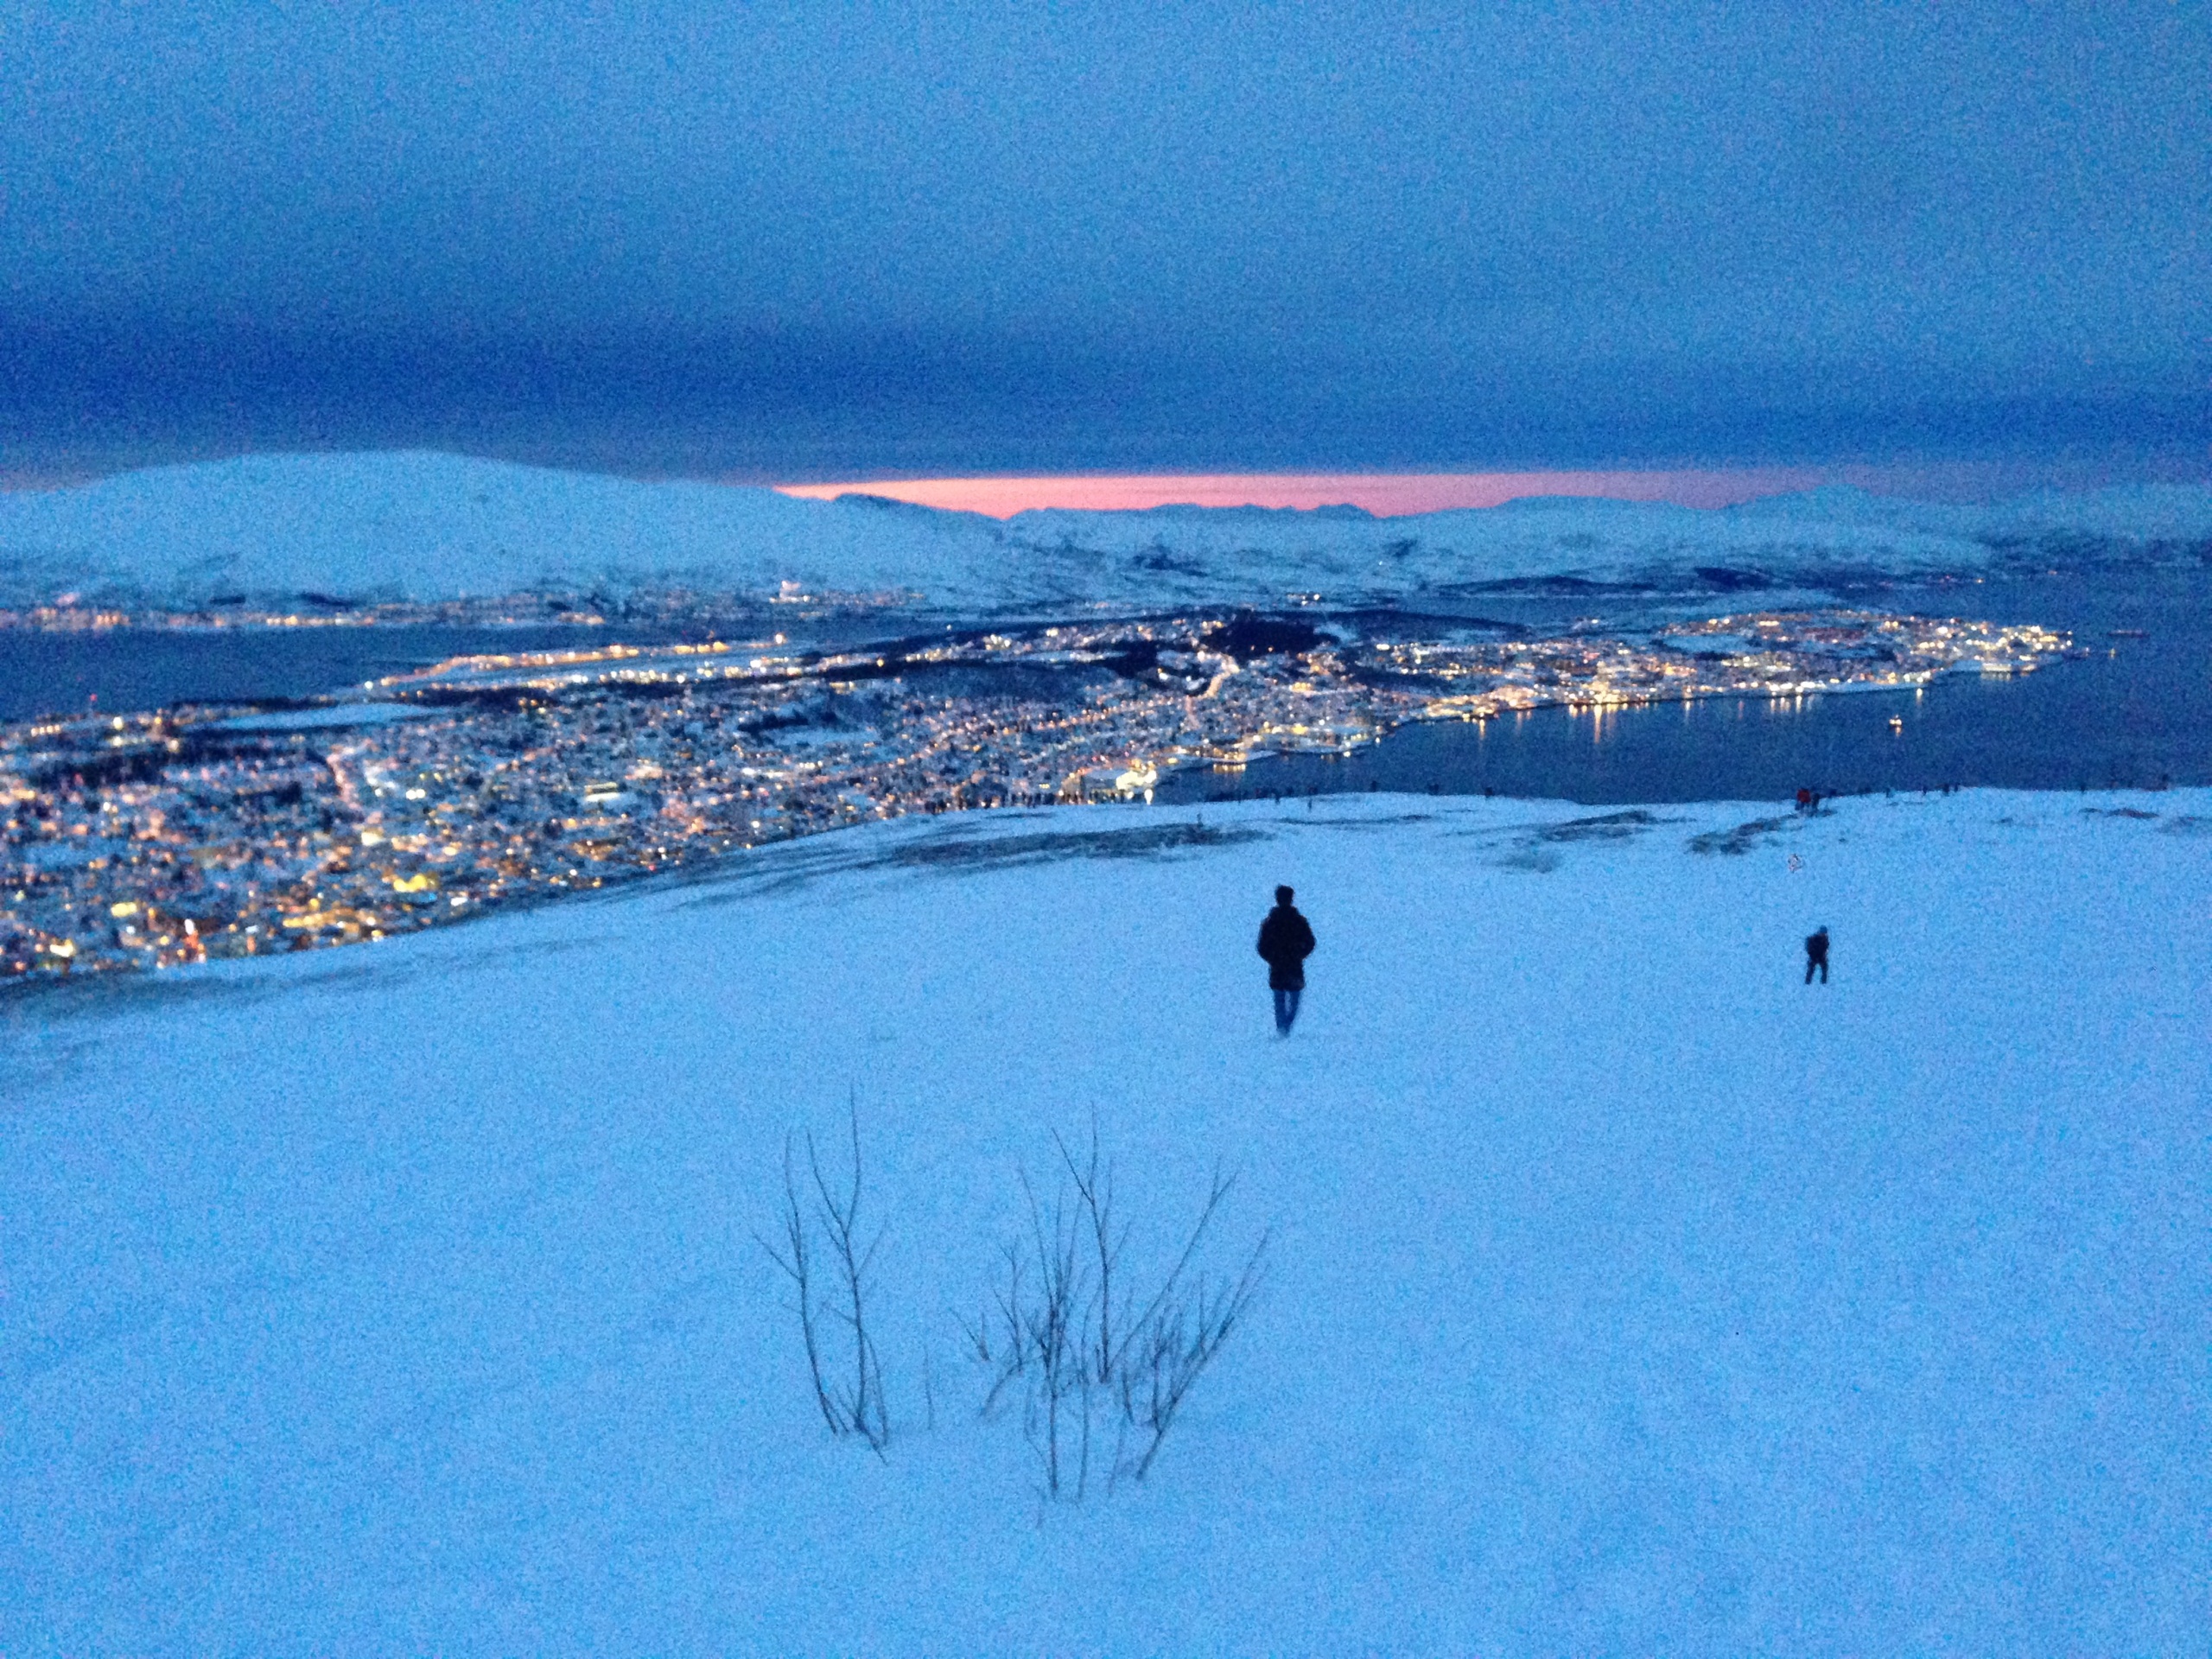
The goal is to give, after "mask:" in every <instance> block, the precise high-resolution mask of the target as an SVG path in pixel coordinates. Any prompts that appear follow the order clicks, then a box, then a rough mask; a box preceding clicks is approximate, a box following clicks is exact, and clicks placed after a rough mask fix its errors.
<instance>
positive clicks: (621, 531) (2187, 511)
mask: <svg viewBox="0 0 2212 1659" xmlns="http://www.w3.org/2000/svg"><path fill="white" fill-rule="evenodd" d="M2207 543H2212V486H2201V485H2164V486H2153V485H2144V486H2127V487H2122V488H2114V489H2108V490H2101V491H2089V492H2082V493H2056V492H2044V493H2038V494H2035V495H2031V496H2025V497H2022V498H2021V499H2018V500H2015V501H2012V502H2005V503H1999V504H1996V505H1987V506H1961V505H1938V504H1930V503H1927V502H1911V501H1902V500H1892V499H1882V498H1877V497H1873V496H1870V495H1866V494H1865V493H1861V492H1859V491H1857V490H1852V489H1846V488H1840V487H1838V488H1828V489H1822V490H1816V491H1813V492H1811V493H1807V494H1803V495H1795V496H1787V497H1777V498H1772V499H1766V500H1763V501H1756V502H1751V503H1748V504H1746V505H1743V506H1739V507H1728V508H1719V509H1709V510H1707V509H1694V508H1689V507H1679V506H1670V505H1663V504H1657V503H1648V502H1624V501H1610V500H1580V499H1542V500H1530V501H1517V502H1510V503H1508V504H1507V505H1504V506H1502V507H1495V508H1487V509H1482V510H1465V511H1455V512H1434V513H1424V514H1415V515H1410V516H1407V517H1402V518H1374V517H1371V516H1370V515H1369V514H1367V513H1365V512H1360V511H1358V510H1357V509H1356V508H1346V507H1335V508H1325V509H1321V510H1319V511H1316V512H1292V511H1288V510H1284V511H1270V510H1264V509H1259V508H1224V509H1205V508H1198V507H1162V508H1157V509H1153V510H1149V511H1146V512H1058V511H1053V512H1025V513H1020V514H1017V515H1015V517H1014V518H1012V519H1010V520H1008V521H1007V522H1006V523H1004V524H1001V523H999V522H997V521H995V520H993V519H989V518H981V517H978V516H977V515H976V514H973V513H961V512H938V511H936V510H934V509H931V508H927V507H918V506H909V505H904V504H901V503H898V502H890V501H883V500H877V499H866V498H860V497H846V498H843V499H839V500H836V501H812V500H797V499H791V498H790V497H787V496H784V495H779V494H778V493H775V492H773V491H771V490H764V489H747V488H738V487H734V486H721V485H712V484H698V483H680V482H678V483H642V482H639V481H636V480H626V479H618V478H610V477H606V476H601V475H596V474H584V473H569V472H558V471H553V470H549V469H545V468H540V467H518V466H513V465H511V464H507V463H505V462H499V461H479V460H474V459H469V458H467V457H463V456H459V455H447V454H422V453H397V454H311V455H251V456H245V457H241V458H238V459H237V460H232V461H209V462H203V463H198V464H194V465H192V466H183V467H153V468H149V469H147V470H145V471H143V472H137V473H128V474H120V475H118V476H117V477H114V478H110V479H104V480H99V482H96V483H92V484H87V485H84V486H75V487H72V488H67V489H55V490H46V491H17V492H12V493H9V492H0V604H20V603H28V602H46V601H52V600H54V599H55V598H57V597H58V596H60V594H64V593H69V592H74V593H76V594H79V596H80V597H82V598H84V599H86V600H87V601H102V602H116V603H137V602H145V601H154V602H159V603H164V604H175V605H184V606H196V605H201V604H205V603H207V602H209V601H212V600H214V599H216V598H219V597H220V596H224V595H245V596H250V597H252V598H254V599H257V600H261V601H270V600H276V599H283V600H289V599H290V598H291V597H292V596H293V595H295V594H300V593H302V592H308V593H320V594H335V595H339V596H340V597H345V598H351V599H358V600H397V599H415V600H436V599H446V598H453V597H465V596H472V595H473V596H475V597H478V598H482V597H486V596H494V595H501V594H515V593H522V592H532V591H593V592H607V593H612V594H626V593H628V592H631V591H632V590H634V589H638V588H669V587H671V586H673V587H679V588H694V589H702V590H705V591H709V592H714V593H733V592H742V593H748V594H755V595H760V594H769V593H773V592H775V591H777V589H778V588H779V584H780V583H782V582H795V583H797V584H798V585H799V586H800V587H802V588H808V589H810V590H814V591H822V590H825V589H833V590H836V591H840V592H844V593H859V592H865V593H886V592H909V593H918V594H921V595H922V596H923V598H924V600H925V602H926V603H927V604H929V605H930V606H932V607H937V608H939V609H943V610H947V611H953V612H963V613H969V612H977V611H993V610H1001V609H1011V610H1015V611H1049V610H1053V609H1056V608H1060V607H1070V606H1080V605H1085V604H1103V605H1108V606H1112V607H1117V608H1141V609H1154V610H1156V609H1160V608H1162V607H1174V606H1179V605H1227V604H1261V605H1280V604H1281V603H1282V602H1283V601H1284V599H1285V597H1286V595H1287V594H1291V593H1293V592H1296V593H1311V592H1315V591H1318V592H1319V593H1321V594H1323V595H1324V597H1325V599H1326V600H1328V601H1330V602H1331V603H1332V604H1354V603H1368V602H1371V603H1378V604H1389V603H1398V602H1403V601H1408V600H1412V599H1417V598H1419V597H1420V596H1421V595H1425V594H1426V595H1432V596H1433V595H1435V594H1440V593H1441V594H1450V593H1451V592H1452V591H1453V590H1455V589H1464V588H1478V587H1480V586H1481V585H1482V584H1484V583H1488V582H1512V581H1530V580H1544V579H1551V578H1557V577H1567V578H1572V579H1574V580H1577V581H1583V582H1645V583H1651V582H1656V583H1661V584H1667V583H1679V582H1695V581H1696V580H1698V578H1697V577H1696V574H1695V573H1696V572H1697V571H1698V570H1699V569H1700V568H1704V569H1712V568H1713V567H1719V568H1721V569H1722V570H1723V571H1724V574H1725V573H1728V572H1735V573H1738V574H1736V575H1731V576H1729V577H1728V580H1730V581H1740V580H1741V573H1742V572H1744V571H1746V570H1748V571H1752V572H1763V573H1764V574H1766V575H1769V576H1771V577H1773V578H1775V579H1777V580H1778V581H1818V580H1820V579H1822V578H1823V577H1826V578H1829V579H1834V578H1837V577H1840V576H1844V575H1855V576H1859V577H1864V576H1866V575H1868V574H1870V573H1873V572H1885V573H1888V574H1891V575H1916V574H1918V575H1926V574H1928V573H1931V572H1946V571H1974V570H1980V569H1986V568H1988V567H1990V566H1991V565H1993V564H1994V563H2001V562H2002V561H2004V560H2006V559H2013V560H2019V561H2025V562H2026V563H2028V564H2030V565H2033V564H2034V563H2035V562H2036V561H2037V559H2038V558H2042V559H2045V560H2048V559H2050V558H2052V557H2059V558H2063V559H2064V560H2065V561H2066V562H2067V563H2075V564H2078V563H2081V562H2082V560H2084V559H2085V558H2088V557H2091V556H2098V555H2101V556H2126V557H2139V556H2165V555H2171V554H2179V555H2184V556H2192V557H2193V556H2195V555H2196V553H2197V552H2198V551H2200V550H2202V546H2203V545H2205V544H2207Z"/></svg>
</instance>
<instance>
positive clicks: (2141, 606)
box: [0, 569, 2212, 804]
mask: <svg viewBox="0 0 2212 1659" xmlns="http://www.w3.org/2000/svg"><path fill="white" fill-rule="evenodd" d="M1854 602H1856V603H1859V604H1864V605H1866V606H1867V607H1870V608H1880V609H1885V610H1895V611H1909V612H1916V613H1921V614H1926V615H1946V616H1967V617H1975V618H1981V619H1986V620H1993V621H1999V622H2040V623H2044V624H2048V625H2050V626H2054V627H2061V628H2065V629H2068V630H2069V631H2071V632H2073V633H2074V634H2075V643H2076V645H2082V646H2085V647H2088V648H2090V649H2091V650H2093V651H2094V652H2095V653H2096V654H2095V656H2094V658H2091V659H2089V660H2087V661H2075V662H2066V663H2061V664H2056V665H2055V666H2053V667H2050V668H2047V669H2045V670H2044V671H2042V672H2041V673H2037V674H2033V675H2029V676H2027V677H2024V678H2019V679H2001V678H1991V679H1982V678H1979V677H1973V678H1968V677H1958V678H1946V679H1943V680H1941V681H1938V682H1937V683H1935V684H1934V685H1931V686H1929V687H1928V688H1927V689H1926V690H1925V691H1924V692H1923V693H1921V694H1919V695H1917V696H1916V695H1915V694H1913V693H1910V692H1904V693H1887V692H1885V693H1865V692H1852V693H1841V694H1833V695H1830V696H1821V697H1810V698H1806V699H1803V700H1802V701H1799V702H1770V701H1768V700H1766V699H1764V698H1713V699H1708V700H1706V701H1703V702H1693V703H1670V704H1666V705H1663V706H1661V707H1657V708H1649V709H1619V710H1615V711H1612V712H1611V713H1607V714H1605V715H1597V714H1592V713H1582V714H1570V713H1568V712H1567V710H1565V709H1543V710H1540V711H1538V712H1536V713H1534V714H1529V715H1518V716H1506V717H1503V718H1501V719H1498V720H1494V721H1490V722H1488V723H1487V724H1486V725H1479V726H1478V725H1467V724H1459V723H1456V722H1455V723H1452V724H1448V725H1446V724H1430V723H1421V724H1417V725H1414V726H1409V727H1407V728H1404V729H1402V730H1401V731H1399V732H1397V733H1396V734H1393V735H1392V736H1391V737H1390V738H1389V739H1388V740H1387V741H1384V742H1383V743H1381V744H1378V745H1376V746H1375V747H1372V748H1370V749H1367V750H1363V751H1362V752H1360V753H1357V754H1355V755H1352V756H1351V757H1349V758H1346V759H1344V760H1324V759H1320V758H1318V757H1293V758H1285V759H1281V760H1262V761H1255V763H1254V764H1253V765H1252V766H1250V767H1249V769H1248V770H1247V771H1245V772H1243V773H1242V774H1241V775H1228V774H1218V773H1213V772H1183V773H1178V774H1173V775H1171V776H1170V777H1168V778H1166V779H1163V780H1162V784H1161V789H1160V795H1161V797H1162V798H1166V799H1168V800H1176V801H1190V800H1205V799H1208V798H1212V797H1215V796H1217V795H1227V796H1235V795H1255V794H1257V795H1266V794H1274V793H1282V794H1304V793H1307V792H1310V791H1330V792H1334V791H1346V790H1366V789H1370V788H1381V789H1388V790H1408V791H1422V790H1427V789H1432V788H1433V789H1436V790H1439V791H1444V792H1448V793H1479V792H1481V791H1484V790H1486V789H1488V790H1495V791H1497V792H1498V793H1500V794H1509V795H1527V796H1543V797H1548V798H1564V799H1568V800H1575V801H1583V802H1588V803H1591V804H1621V803H1628V802H1635V801H1682V800H1714V799H1750V800H1764V799H1770V800H1785V799H1788V798H1790V797H1791V796H1793V795H1794V794H1795V793H1796V791H1797V790H1798V789H1800V788H1801V787H1812V788H1816V789H1821V790H1823V791H1853V790H1861V789H1929V788H1938V787H1941V786H1942V785H1947V784H1953V785H1999V786H2004V787H2011V788H2030V789H2072V788H2075V787H2078V786H2080V785H2091V786H2099V785H2115V784H2116V785H2130V786H2148V785H2157V784H2158V783H2159V782H2160V781H2162V780H2171V782H2173V783H2176V784H2204V783H2212V571H2206V570H2203V569H2196V570H2166V571H2159V570H2118V571H2098V572H2095V573H2091V574H2080V573H2077V574H2069V575H2053V576H2048V577H2040V578H2035V579H2031V580H2015V581H2009V582H1986V583H1975V582H1962V583H1947V584H1942V585H1938V586H1934V587H1927V588H1910V587H1898V588H1890V589H1886V590H1884V591H1882V592H1881V593H1879V594H1869V595H1866V596H1863V597H1862V598H1860V599H1859V600H1857V601H1854ZM1591 604H1592V601H1590V600H1588V599H1579V600H1567V601H1529V603H1527V604H1525V605H1523V606H1522V607H1519V608H1503V607H1492V608H1491V610H1490V612H1489V613H1490V614H1491V615H1494V616H1496V615H1501V614H1502V615H1503V616H1505V617H1506V618H1508V619H1509V620H1514V621H1516V622H1518V623H1521V624H1522V625H1525V626H1529V629H1530V631H1531V632H1532V633H1545V632H1556V631H1559V630H1560V629H1562V628H1564V626H1566V625H1567V624H1568V623H1569V622H1571V621H1573V620H1577V619H1578V617H1580V616H1581V615H1584V614H1586V613H1587V611H1588V609H1589V607H1591ZM1753 608H1757V601H1756V598H1755V597H1753V596H1739V597H1738V599H1737V600H1736V601H1734V603H1733V604H1723V603H1720V602H1719V601H1715V602H1714V603H1713V604H1712V605H1711V606H1709V607H1706V609H1705V610H1704V611H1703V612H1700V613H1701V614H1721V613H1726V612H1727V611H1730V610H1738V611H1741V610H1748V609H1753ZM1524 612H1525V613H1524ZM1692 613H1693V612H1692V611H1690V610H1688V609H1687V608H1685V607H1681V606H1675V607H1670V609H1669V611H1668V613H1667V617H1668V618H1669V619H1672V618H1679V617H1681V616H1683V615H1687V614H1692ZM1606 620H1607V622H1608V623H1609V624H1611V625H1613V626H1621V627H1624V628H1630V627H1635V626H1649V625H1651V624H1652V623H1653V622H1656V621H1657V620H1662V619H1661V618H1659V617H1657V616H1656V615H1643V616H1639V615H1637V614H1636V613H1634V612H1632V611H1619V612H1618V613H1614V614H1610V615H1608V617H1607V618H1606ZM770 626H788V627H791V630H792V632H791V643H793V644H798V645H808V644H810V645H836V644H840V643H852V642H854V641H855V640H857V639H859V638H860V637H861V633H859V632H855V628H856V627H858V628H859V629H861V631H863V632H864V631H865V627H866V625H865V624H864V623H861V624H855V622H854V621H852V620H844V621H842V622H840V623H838V624H836V625H829V624H824V625H823V626H817V627H809V626H804V625H803V624H801V623H800V620H799V619H796V618H794V619H792V620H791V622H790V623H789V624H786V623H785V622H783V621H782V620H781V619H779V620H778V621H777V622H776V623H775V624H773V625H770ZM2115 629H2124V630H2134V631H2139V632H2140V633H2141V635H2142V637H2140V638H2136V637H2133V635H2128V636H2115V635H2114V634H2113V630H2115ZM765 631H766V630H765V628H764V630H763V632H765ZM700 637H702V634H701V633H700V632H699V631H698V630H696V629H690V630H686V629H683V628H681V627H672V626H618V627H595V628H584V627H575V626H512V627H451V626H419V627H401V626H393V627H375V628H311V629H298V630H289V629H255V630H245V629H237V630H210V631H206V632H163V631H157V630H147V631H143V632H140V631H130V632H110V633H99V634H91V633H81V634H79V633H35V632H23V631H15V630H0V719H5V720H20V719H23V718H26V717H28V716H29V715H35V714H44V713H54V712H63V711H74V710H81V709H85V708H86V706H87V700H88V699H89V698H91V697H92V696H94V695H97V696H98V697H99V703H98V707H99V708H101V709H107V710H113V711H115V712H124V711H126V710H130V709H153V708H159V707H162V706H164V705H167V704H170V703H175V702H197V701H210V702H218V701H245V700H250V699H254V698H270V697H300V696H312V695H314V694H315V693H317V692H322V691H328V690H334V689H337V688H340V687H344V686H348V685H358V684H359V683H361V682H363V681H365V680H370V679H375V678H378V677H381V676H384V675H387V674H392V673H397V672H400V671H405V670H407V669H410V668H418V667H423V666H427V665H428V664H432V663H436V662H441V661H443V660H444V659H446V658H449V657H454V656H460V655H464V654H467V653H472V652H512V651H546V650H561V649H573V648H578V647H587V646H591V645H608V644H612V643H615V642H617V641H620V642H624V643H629V644H637V645H653V644H665V643H670V642H673V641H677V640H683V639H696V638H700ZM1891 715H1898V716H1900V717H1902V719H1903V720H1904V731H1903V733H1901V734H1897V733H1892V732H1891V730H1890V727H1889V720H1890V717H1891Z"/></svg>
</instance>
